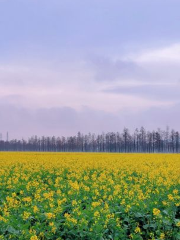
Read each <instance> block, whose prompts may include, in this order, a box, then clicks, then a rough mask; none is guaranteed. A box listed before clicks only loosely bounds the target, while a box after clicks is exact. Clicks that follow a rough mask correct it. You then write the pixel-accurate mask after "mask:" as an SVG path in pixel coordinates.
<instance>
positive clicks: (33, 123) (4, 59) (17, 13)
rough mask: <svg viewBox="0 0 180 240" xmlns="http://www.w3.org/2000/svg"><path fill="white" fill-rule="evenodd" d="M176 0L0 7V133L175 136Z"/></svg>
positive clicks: (178, 77) (179, 100)
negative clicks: (168, 130) (161, 132)
mask: <svg viewBox="0 0 180 240" xmlns="http://www.w3.org/2000/svg"><path fill="white" fill-rule="evenodd" d="M179 9H180V1H178V0H166V1H164V0H158V1H152V0H147V1H144V0H134V1H130V0H120V1H119V0H111V1H109V0H100V1H95V0H91V1H90V0H87V1H81V0H77V1H76V0H75V1H71V0H67V1H61V0H60V1H59V0H52V1H47V0H44V1H41V0H39V1H35V0H27V1H22V0H17V1H11V0H9V1H5V0H0V109H1V111H0V132H2V133H3V135H4V136H5V132H6V131H9V135H10V138H14V137H18V138H22V137H24V138H27V137H29V136H31V135H35V134H37V135H55V136H58V135H66V136H67V135H71V134H76V133H77V132H78V131H82V132H84V133H87V132H89V131H91V132H95V133H101V132H102V131H105V132H106V131H120V130H122V129H123V128H124V127H128V128H130V129H131V130H133V129H134V128H136V127H140V126H142V125H144V126H145V127H147V128H148V129H153V128H154V129H156V128H158V127H161V128H165V127H166V126H167V125H169V126H170V127H172V128H176V129H178V130H180V127H179V117H180V97H179V96H180V31H179V29H180V15H179Z"/></svg>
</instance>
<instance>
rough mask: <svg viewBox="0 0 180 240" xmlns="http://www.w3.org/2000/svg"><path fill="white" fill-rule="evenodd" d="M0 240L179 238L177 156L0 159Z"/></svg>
mask: <svg viewBox="0 0 180 240" xmlns="http://www.w3.org/2000/svg"><path fill="white" fill-rule="evenodd" d="M0 239H22V240H26V239H30V240H38V239H39V240H46V239H52V240H55V239H56V240H71V239H74V240H75V239H78V240H80V239H82V240H91V239H92V240H108V239H109V240H110V239H111V240H125V239H135V240H140V239H154V240H155V239H174V240H175V239H180V155H178V154H110V153H35V152H24V153H13V152H1V153H0Z"/></svg>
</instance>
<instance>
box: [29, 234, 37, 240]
mask: <svg viewBox="0 0 180 240" xmlns="http://www.w3.org/2000/svg"><path fill="white" fill-rule="evenodd" d="M30 240H38V237H37V236H36V235H34V236H32V237H31V238H30Z"/></svg>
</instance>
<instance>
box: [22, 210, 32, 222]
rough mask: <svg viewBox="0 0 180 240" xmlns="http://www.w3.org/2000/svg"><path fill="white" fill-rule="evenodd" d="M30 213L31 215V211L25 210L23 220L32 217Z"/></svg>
mask: <svg viewBox="0 0 180 240" xmlns="http://www.w3.org/2000/svg"><path fill="white" fill-rule="evenodd" d="M30 215H31V214H30V213H29V212H26V211H25V212H24V213H23V220H27V219H28V218H29V217H30Z"/></svg>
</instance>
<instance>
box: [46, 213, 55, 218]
mask: <svg viewBox="0 0 180 240" xmlns="http://www.w3.org/2000/svg"><path fill="white" fill-rule="evenodd" d="M46 217H47V218H48V219H51V218H55V214H54V213H46Z"/></svg>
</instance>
